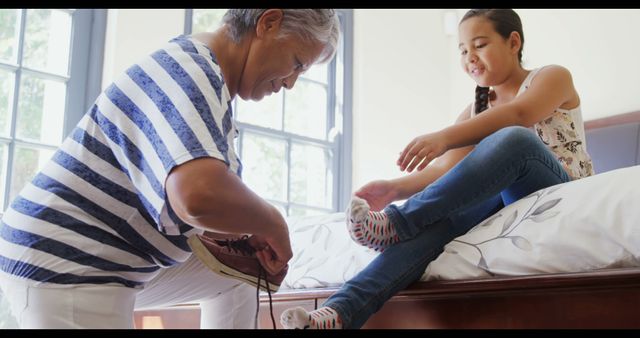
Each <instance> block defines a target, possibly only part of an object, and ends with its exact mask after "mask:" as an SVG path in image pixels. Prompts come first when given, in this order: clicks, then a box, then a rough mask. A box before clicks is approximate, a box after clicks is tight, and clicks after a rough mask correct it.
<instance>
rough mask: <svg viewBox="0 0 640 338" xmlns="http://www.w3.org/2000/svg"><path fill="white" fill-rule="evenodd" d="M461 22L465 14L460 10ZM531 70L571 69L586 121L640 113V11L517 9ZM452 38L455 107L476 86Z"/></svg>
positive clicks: (526, 63)
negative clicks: (552, 66) (547, 67)
mask: <svg viewBox="0 0 640 338" xmlns="http://www.w3.org/2000/svg"><path fill="white" fill-rule="evenodd" d="M458 12H459V18H462V15H463V14H464V11H458ZM516 12H518V14H519V15H520V18H521V20H522V25H523V29H524V37H525V44H524V51H523V65H524V67H525V68H527V69H532V68H536V67H540V66H543V65H547V64H559V65H562V66H564V67H566V68H567V69H569V71H571V73H572V75H573V80H574V84H575V86H576V89H577V90H578V93H579V95H580V98H581V101H582V115H583V118H584V119H585V120H591V119H596V118H600V117H605V116H611V115H616V114H622V113H627V112H630V111H634V110H640V84H639V82H638V79H640V61H638V60H639V59H638V56H639V55H640V44H639V43H638V41H639V40H638V39H639V38H638V34H639V33H640V10H638V9H624V10H611V9H516ZM457 43H458V42H457V37H455V38H453V39H451V41H450V45H449V49H450V50H451V51H452V60H456V63H455V64H454V63H452V64H451V78H452V87H451V93H452V94H451V105H452V108H453V106H454V104H456V103H457V102H459V101H469V100H473V88H475V84H474V82H473V81H472V80H471V79H469V78H468V77H467V76H466V75H464V74H463V73H462V70H461V68H460V66H459V63H458V62H457V60H458V58H459V57H458V50H457V47H456V45H457Z"/></svg>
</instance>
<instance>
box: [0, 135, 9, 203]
mask: <svg viewBox="0 0 640 338" xmlns="http://www.w3.org/2000/svg"><path fill="white" fill-rule="evenodd" d="M8 155H9V147H8V146H7V144H6V143H0V161H1V162H0V212H2V208H3V207H4V189H5V184H6V182H7V163H9V159H8V158H7V157H8Z"/></svg>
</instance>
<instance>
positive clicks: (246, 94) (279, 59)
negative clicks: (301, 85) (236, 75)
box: [238, 10, 324, 101]
mask: <svg viewBox="0 0 640 338" xmlns="http://www.w3.org/2000/svg"><path fill="white" fill-rule="evenodd" d="M276 11H277V10H276ZM279 13H280V16H278V13H277V12H276V13H275V14H274V13H271V12H265V14H264V15H263V17H261V19H260V20H259V21H258V26H257V27H256V37H255V38H254V40H253V41H252V43H251V47H250V49H249V55H248V57H247V61H246V62H245V66H244V69H243V71H242V76H241V78H240V82H239V85H238V95H239V96H240V97H241V98H242V99H244V100H254V101H259V100H261V99H262V98H263V97H264V96H265V95H271V94H272V93H277V92H279V91H280V89H281V88H282V87H285V88H287V89H292V88H293V86H294V84H295V83H296V80H297V79H298V76H299V75H300V74H301V73H303V72H305V71H306V70H307V69H309V67H311V66H312V65H313V64H314V63H316V61H317V60H318V58H319V57H320V55H321V54H322V51H323V49H324V45H323V44H321V43H318V42H307V41H303V40H302V38H301V37H299V36H298V35H297V34H290V35H287V36H284V37H278V34H279V33H280V22H281V20H282V16H281V13H282V12H281V11H280V12H279ZM269 15H270V16H269ZM265 16H267V17H266V18H265Z"/></svg>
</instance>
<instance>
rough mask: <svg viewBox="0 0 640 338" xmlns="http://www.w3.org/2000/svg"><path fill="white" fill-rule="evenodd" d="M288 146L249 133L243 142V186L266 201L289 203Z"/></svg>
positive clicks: (246, 133) (278, 141)
mask: <svg viewBox="0 0 640 338" xmlns="http://www.w3.org/2000/svg"><path fill="white" fill-rule="evenodd" d="M286 151H287V144H286V142H285V141H284V140H278V139H273V138H270V137H265V136H261V135H257V134H254V133H250V132H246V131H245V133H244V137H243V139H242V157H243V158H245V159H246V160H243V162H242V163H243V165H244V169H243V173H242V177H243V180H244V182H245V183H246V184H247V186H249V187H250V188H251V189H252V190H253V191H254V192H255V193H256V194H258V195H260V196H261V197H263V198H269V199H274V200H278V201H286V200H287V199H286V198H287V161H286V155H285V154H286Z"/></svg>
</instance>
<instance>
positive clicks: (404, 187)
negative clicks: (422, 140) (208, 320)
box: [354, 106, 473, 211]
mask: <svg viewBox="0 0 640 338" xmlns="http://www.w3.org/2000/svg"><path fill="white" fill-rule="evenodd" d="M470 111H471V109H470V106H469V107H467V108H466V109H465V110H464V111H463V112H462V113H461V114H460V116H459V117H458V119H457V120H456V123H460V122H462V121H465V120H467V119H469V118H470ZM471 150H473V146H468V147H462V148H457V149H452V150H449V151H447V152H446V153H445V154H444V155H442V156H440V157H439V158H438V159H437V160H436V161H435V162H433V163H432V164H431V165H430V166H429V167H428V168H427V169H425V170H422V171H419V172H415V173H413V174H411V175H407V176H404V177H400V178H397V179H393V180H376V181H372V182H369V183H367V184H365V185H364V186H362V187H361V188H360V189H358V190H357V191H356V192H355V193H354V194H355V195H356V196H358V197H360V198H363V199H365V200H366V201H367V202H368V203H369V206H370V207H371V210H374V211H379V210H382V208H384V207H386V206H387V205H389V203H391V202H394V201H397V200H402V199H407V198H409V197H411V195H413V194H415V193H417V192H419V191H421V190H423V189H424V188H425V187H426V186H428V185H429V184H431V183H433V182H434V181H435V180H437V179H438V178H440V176H442V175H444V174H445V173H446V172H447V171H449V169H451V168H452V167H453V166H454V165H456V164H457V163H458V162H459V161H460V160H462V159H463V158H464V157H465V156H466V155H467V154H468V153H469V152H470V151H471Z"/></svg>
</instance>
